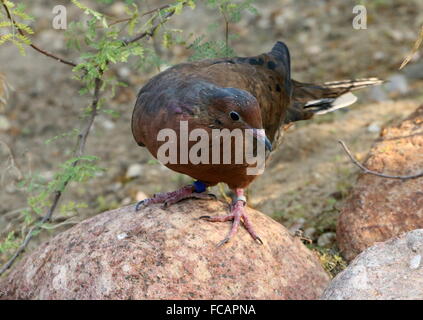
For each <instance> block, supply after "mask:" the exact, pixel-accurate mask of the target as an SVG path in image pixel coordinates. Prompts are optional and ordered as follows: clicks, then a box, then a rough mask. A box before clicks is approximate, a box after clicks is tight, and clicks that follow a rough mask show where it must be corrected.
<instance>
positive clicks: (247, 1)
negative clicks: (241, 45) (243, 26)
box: [188, 0, 257, 61]
mask: <svg viewBox="0 0 423 320" xmlns="http://www.w3.org/2000/svg"><path fill="white" fill-rule="evenodd" d="M254 1H255V0H242V1H231V0H208V1H207V5H208V6H209V7H210V8H212V9H217V10H218V11H219V13H220V14H221V16H222V17H223V20H224V23H223V25H224V27H225V30H223V31H224V32H223V33H224V34H225V40H216V41H212V40H209V41H203V40H204V39H205V36H204V35H202V36H200V37H197V38H196V39H195V40H194V41H193V42H192V43H191V44H190V45H189V47H188V48H189V49H192V50H193V51H194V53H193V55H192V56H191V58H190V60H192V61H194V60H201V59H208V58H225V57H233V56H235V55H236V53H235V51H234V50H233V49H232V48H231V47H230V45H229V40H230V38H231V37H232V38H233V36H234V35H232V36H231V35H230V28H229V24H230V23H237V22H239V20H240V19H241V17H242V13H243V12H244V11H245V10H247V11H249V12H250V13H252V14H257V9H256V8H254V6H253V5H252V3H253V2H254ZM220 24H221V25H222V23H220ZM217 26H218V24H213V25H212V28H216V27H217Z"/></svg>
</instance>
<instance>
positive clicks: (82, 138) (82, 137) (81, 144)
mask: <svg viewBox="0 0 423 320" xmlns="http://www.w3.org/2000/svg"><path fill="white" fill-rule="evenodd" d="M101 84H102V81H101V79H100V78H97V79H96V80H95V89H94V96H93V101H92V103H91V113H90V118H89V119H88V121H87V123H86V125H85V128H84V129H83V130H82V131H81V133H80V134H79V136H78V143H77V146H78V147H77V149H76V151H75V156H76V157H81V156H82V155H83V153H84V150H85V145H86V143H87V138H88V135H89V133H90V130H91V127H92V124H93V122H94V119H95V117H96V115H97V108H98V102H99V99H100V87H101ZM77 164H78V161H75V162H74V163H73V164H72V166H73V167H75V166H76V165H77ZM68 183H69V180H66V181H65V182H64V184H63V189H62V190H64V189H65V188H66V186H67V185H68ZM62 193H63V191H60V190H57V191H56V192H54V197H53V203H52V205H51V206H50V208H49V210H48V212H47V214H46V215H45V216H43V218H42V219H41V220H40V221H39V222H38V223H37V224H36V225H34V226H33V227H31V228H30V229H29V231H28V233H27V234H26V237H25V239H24V241H23V242H22V244H21V245H20V247H19V248H18V249H17V250H16V252H15V254H14V255H13V256H12V257H11V258H10V259H9V261H7V262H6V263H5V264H4V265H3V266H2V267H1V268H0V276H1V275H2V274H3V273H4V272H5V271H6V270H7V269H9V268H10V267H11V266H12V265H13V263H14V262H15V261H16V259H17V258H18V257H19V255H20V254H21V253H22V252H23V251H25V249H26V247H27V246H28V243H29V242H30V241H31V239H32V238H33V236H34V232H35V231H38V230H40V229H41V226H42V225H43V224H44V223H46V222H48V221H50V220H51V217H52V216H53V213H54V211H55V210H56V207H57V204H58V203H59V200H60V198H61V196H62Z"/></svg>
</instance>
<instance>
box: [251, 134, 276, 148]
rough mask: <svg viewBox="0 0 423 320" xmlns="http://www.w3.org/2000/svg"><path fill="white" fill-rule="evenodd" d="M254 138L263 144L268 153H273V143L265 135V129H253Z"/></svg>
mask: <svg viewBox="0 0 423 320" xmlns="http://www.w3.org/2000/svg"><path fill="white" fill-rule="evenodd" d="M253 136H254V137H255V138H256V139H257V140H258V141H261V142H263V141H264V145H265V147H266V150H267V151H269V152H270V151H272V143H271V142H270V140H269V138H268V137H267V136H266V134H265V133H264V129H253Z"/></svg>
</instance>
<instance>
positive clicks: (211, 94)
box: [201, 88, 272, 151]
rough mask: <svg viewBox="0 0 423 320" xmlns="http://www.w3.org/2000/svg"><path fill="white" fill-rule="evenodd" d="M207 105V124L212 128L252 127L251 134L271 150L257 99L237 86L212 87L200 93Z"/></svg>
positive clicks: (243, 128)
mask: <svg viewBox="0 0 423 320" xmlns="http://www.w3.org/2000/svg"><path fill="white" fill-rule="evenodd" d="M201 101H202V103H203V104H205V105H206V106H207V108H204V109H206V110H207V119H208V120H207V121H208V122H209V123H208V126H209V127H210V128H213V129H229V130H234V129H242V130H245V129H252V130H253V135H254V136H255V137H256V138H257V139H258V140H261V141H263V142H264V143H265V146H266V149H267V150H269V151H271V150H272V144H271V142H270V141H269V139H268V138H267V137H266V135H265V134H264V130H260V129H263V123H262V119H261V110H260V106H259V103H258V101H257V99H256V98H255V97H254V96H253V95H252V94H251V93H249V92H247V91H245V90H241V89H237V88H213V89H208V90H205V91H203V92H202V93H201Z"/></svg>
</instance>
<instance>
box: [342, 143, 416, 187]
mask: <svg viewBox="0 0 423 320" xmlns="http://www.w3.org/2000/svg"><path fill="white" fill-rule="evenodd" d="M338 142H339V143H340V144H341V146H342V148H343V149H344V151H345V152H346V154H347V155H348V157H349V158H350V159H351V161H352V162H353V163H354V164H355V165H356V166H357V167H359V168H360V169H361V170H362V171H363V172H364V173H366V174H372V175H374V176H378V177H382V178H388V179H400V180H408V179H417V178H420V177H423V172H420V173H418V174H413V175H409V176H393V175H388V174H384V173H379V172H376V171H373V170H370V169H367V168H366V167H365V166H363V165H362V164H361V163H360V162H358V161H357V159H355V158H354V157H353V155H352V154H351V152H350V150H349V149H348V147H347V146H346V144H345V142H344V141H342V140H339V141H338Z"/></svg>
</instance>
